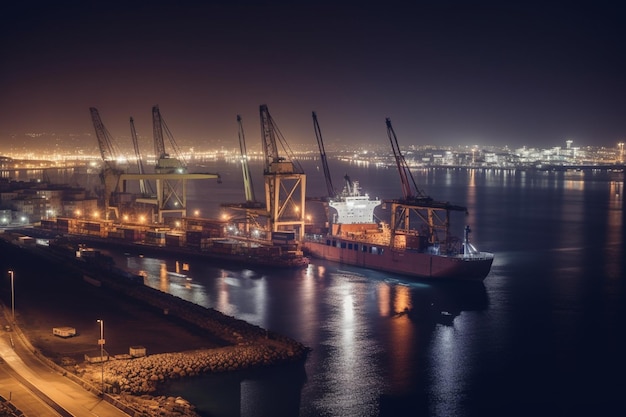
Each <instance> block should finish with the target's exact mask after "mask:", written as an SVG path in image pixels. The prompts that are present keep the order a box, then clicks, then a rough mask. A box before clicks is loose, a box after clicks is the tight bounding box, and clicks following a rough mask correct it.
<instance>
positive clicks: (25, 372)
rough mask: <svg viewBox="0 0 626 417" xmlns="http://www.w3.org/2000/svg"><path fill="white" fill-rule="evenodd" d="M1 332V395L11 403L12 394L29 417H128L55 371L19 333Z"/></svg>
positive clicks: (15, 402)
mask: <svg viewBox="0 0 626 417" xmlns="http://www.w3.org/2000/svg"><path fill="white" fill-rule="evenodd" d="M0 332H1V333H0V358H2V364H0V394H2V396H3V397H5V398H7V399H8V397H9V394H8V393H9V392H11V396H12V401H11V402H12V403H13V404H15V406H16V407H18V408H19V409H20V410H21V411H22V412H24V414H25V415H26V416H28V417H35V416H37V417H39V416H42V417H47V416H54V417H56V416H75V417H94V416H95V417H128V414H126V413H124V412H123V411H122V410H120V409H119V408H117V407H115V406H113V405H112V404H110V403H108V402H106V401H103V400H102V399H101V398H100V397H98V396H96V395H94V394H92V393H91V392H88V391H86V390H85V389H84V388H82V387H80V386H79V385H78V384H76V383H74V382H72V381H70V380H69V379H68V378H66V377H64V376H62V375H60V374H59V373H57V372H55V371H53V370H52V369H51V368H50V367H48V366H47V365H46V364H45V363H43V362H42V361H41V360H40V359H39V358H38V357H37V356H35V355H34V354H33V353H32V352H31V351H30V350H29V349H28V348H27V347H26V346H25V345H24V344H23V343H22V340H21V339H20V338H19V337H17V334H16V333H14V332H6V331H4V330H0ZM11 337H12V339H13V344H14V345H13V346H12V343H11ZM36 394H38V395H36ZM39 397H42V398H39ZM46 402H48V403H49V405H48V404H46Z"/></svg>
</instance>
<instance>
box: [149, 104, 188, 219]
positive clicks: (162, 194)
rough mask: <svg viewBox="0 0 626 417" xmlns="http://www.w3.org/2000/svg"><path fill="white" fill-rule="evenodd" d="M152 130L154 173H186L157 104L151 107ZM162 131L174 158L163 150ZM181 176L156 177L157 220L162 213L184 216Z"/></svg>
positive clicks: (182, 181) (184, 164)
mask: <svg viewBox="0 0 626 417" xmlns="http://www.w3.org/2000/svg"><path fill="white" fill-rule="evenodd" d="M152 130H153V135H154V152H155V157H156V158H157V163H156V166H155V168H154V172H155V173H156V174H186V173H187V166H186V163H185V161H184V160H183V158H182V155H181V152H180V150H179V149H178V146H177V145H176V141H175V140H174V137H173V135H172V133H171V132H170V130H169V129H168V127H167V124H166V123H165V120H163V117H162V116H161V111H160V110H159V106H158V105H155V106H153V107H152ZM163 132H165V133H166V135H167V137H168V139H169V141H170V144H171V145H172V148H173V150H174V154H175V155H176V158H171V157H170V154H169V153H167V152H166V150H165V141H164V138H163ZM183 183H184V180H183V177H180V179H178V178H176V179H174V178H171V179H157V181H156V188H157V191H156V192H157V199H158V200H159V203H158V204H159V222H161V221H163V214H165V213H171V214H180V215H182V216H185V213H186V212H187V207H186V205H187V201H186V198H184V195H185V194H186V190H184V184H183Z"/></svg>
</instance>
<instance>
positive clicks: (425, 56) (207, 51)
mask: <svg viewBox="0 0 626 417" xmlns="http://www.w3.org/2000/svg"><path fill="white" fill-rule="evenodd" d="M32 7H33V6H32V5H30V6H29V5H28V4H26V5H17V6H15V7H14V8H13V9H12V13H11V15H10V17H8V18H7V21H6V24H5V25H4V26H3V27H2V29H0V30H1V32H0V33H1V34H2V36H1V42H2V43H1V45H2V49H3V50H4V52H5V56H6V57H7V61H8V62H7V63H8V65H3V66H2V69H1V70H0V86H1V87H2V91H3V95H2V98H0V146H2V147H6V146H8V145H16V143H12V138H15V137H18V138H19V137H20V135H24V134H25V133H28V132H57V133H59V134H61V135H63V134H66V135H69V134H70V133H72V134H77V135H79V136H80V135H85V138H86V137H87V136H86V135H93V126H92V124H91V119H90V116H89V107H92V106H93V107H97V108H98V109H99V110H100V112H101V115H102V119H103V122H104V123H105V125H106V126H107V128H108V129H109V131H110V132H111V133H112V135H113V136H114V137H115V138H124V137H130V131H129V128H128V121H129V117H131V116H132V117H133V118H134V119H135V123H136V126H137V130H138V133H139V134H140V136H142V137H144V138H149V137H151V133H152V121H151V114H150V109H151V107H152V106H153V105H155V104H158V105H159V106H160V108H161V111H162V113H163V117H164V119H165V120H166V121H167V123H168V126H169V127H170V129H171V131H172V133H173V135H174V137H175V138H176V139H177V141H179V142H180V143H185V144H193V143H197V144H198V145H202V146H213V145H217V144H218V143H220V142H221V143H232V144H233V145H236V135H237V126H236V115H237V114H241V115H242V117H243V120H244V125H245V129H246V135H247V136H248V137H249V138H250V139H249V141H250V142H251V143H252V144H256V142H257V141H258V137H259V135H260V131H259V118H258V109H259V105H260V104H267V105H268V107H269V110H270V112H271V113H272V115H273V117H274V119H275V120H276V122H277V123H278V126H279V128H280V129H281V131H282V132H283V134H284V135H285V138H286V139H287V141H289V142H290V143H294V144H295V143H314V141H315V139H314V132H313V126H312V122H311V111H316V112H317V114H318V116H319V120H320V125H321V128H322V131H323V134H324V139H325V141H326V142H327V143H328V145H329V146H331V145H332V144H333V143H336V144H343V143H346V144H352V145H356V144H358V143H367V144H375V143H383V144H384V143H386V140H387V139H386V129H385V126H384V120H385V118H386V117H390V118H391V119H392V121H393V123H394V129H395V130H396V132H397V133H398V137H399V139H400V141H401V143H402V144H403V145H405V146H410V145H417V146H419V145H437V144H439V145H442V146H449V145H473V144H481V145H485V146H488V145H493V146H510V147H521V146H524V145H526V146H531V147H549V146H554V145H555V144H558V145H560V144H562V143H564V141H565V140H566V139H571V140H573V141H574V142H575V143H577V144H581V145H584V144H593V145H600V146H607V147H615V146H616V144H617V143H618V142H624V139H623V138H624V137H625V136H626V126H625V125H624V123H623V115H624V114H625V113H626V105H625V104H624V103H623V100H622V97H623V96H624V93H625V92H626V82H625V81H624V80H623V76H622V74H623V73H624V69H626V53H625V52H624V50H623V48H622V47H621V46H620V41H621V39H623V38H625V36H624V34H625V33H624V31H625V29H624V28H623V27H622V26H621V25H620V22H621V19H622V17H623V12H622V11H621V10H619V8H617V6H610V5H608V3H607V4H603V3H602V2H600V3H597V2H596V3H593V4H591V3H589V4H580V3H577V4H573V3H562V4H561V3H559V2H556V3H555V2H551V3H550V4H543V3H533V2H526V3H524V4H516V5H504V4H499V3H496V2H486V1H481V2H469V3H467V2H466V3H460V2H455V1H447V2H437V3H434V2H419V3H417V4H416V5H415V6H414V7H413V8H412V9H411V10H409V9H407V8H406V6H401V5H400V4H396V3H394V2H391V3H389V2H386V3H385V4H384V5H379V4H373V5H363V4H358V3H351V2H341V3H331V2H324V1H322V2H316V3H315V4H311V3H278V2H265V3H261V4H259V3H251V2H250V3H248V4H246V3H244V2H206V3H203V4H199V3H196V2H189V1H183V2H178V3H177V4H175V5H174V4H170V3H168V2H161V1H156V2H150V3H144V2H134V3H132V4H126V3H123V2H122V3H119V4H118V3H117V2H111V3H107V5H106V6H102V7H97V8H93V7H92V6H91V5H90V4H87V3H81V2H62V3H61V4H57V5H43V6H39V5H38V8H37V9H34V8H32ZM93 145H94V147H95V146H96V143H95V140H94V144H93ZM146 146H149V145H148V144H146ZM148 149H149V148H145V150H146V151H148Z"/></svg>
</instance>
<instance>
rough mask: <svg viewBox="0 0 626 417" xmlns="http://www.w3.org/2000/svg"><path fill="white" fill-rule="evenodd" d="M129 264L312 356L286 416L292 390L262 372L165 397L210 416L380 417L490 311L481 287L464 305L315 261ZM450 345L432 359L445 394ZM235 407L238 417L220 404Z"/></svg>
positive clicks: (152, 282) (154, 281)
mask: <svg viewBox="0 0 626 417" xmlns="http://www.w3.org/2000/svg"><path fill="white" fill-rule="evenodd" d="M119 259H121V258H119ZM119 259H118V264H119V262H120V261H119ZM178 261H179V262H182V261H183V260H178ZM123 262H124V265H125V266H126V268H128V269H130V270H132V271H134V272H139V271H143V272H144V273H145V275H146V278H145V283H146V285H149V286H151V287H153V288H157V289H161V290H164V289H167V291H168V292H170V293H171V294H173V295H176V296H178V297H181V298H183V299H186V300H189V301H191V302H194V303H198V304H200V305H204V306H206V307H211V308H215V309H217V310H219V311H221V312H223V313H225V314H227V315H232V316H235V317H237V318H241V319H244V320H246V321H248V322H250V323H252V324H256V325H259V326H261V327H264V328H269V329H272V330H275V331H278V332H280V333H283V334H286V335H288V336H290V337H293V338H294V339H296V340H299V341H301V342H303V343H304V344H306V345H308V346H311V347H313V351H312V352H311V353H310V355H309V357H308V359H307V361H306V363H305V365H304V372H305V375H306V376H305V377H304V380H301V379H300V378H301V377H294V376H293V375H292V374H290V373H289V372H287V378H292V379H293V380H292V387H291V391H289V390H288V391H287V392H290V395H291V398H283V401H282V403H281V405H280V406H279V405H278V404H276V403H274V402H273V401H271V400H270V398H271V397H268V395H269V394H270V393H271V392H270V393H268V390H269V391H272V389H274V390H276V389H280V390H282V391H283V392H284V391H285V387H282V388H279V387H280V386H281V383H279V382H278V381H276V380H274V379H272V377H271V376H270V375H269V374H267V375H266V374H263V372H261V373H260V374H258V375H260V376H258V375H257V376H256V377H255V376H251V375H240V376H237V377H232V376H231V377H229V378H231V379H232V378H235V380H231V379H229V380H231V383H230V384H226V385H221V386H220V388H219V389H218V390H215V389H212V390H209V389H208V387H210V386H213V384H214V383H217V382H215V381H214V379H213V378H215V377H214V376H210V377H202V378H199V379H190V380H185V381H175V382H172V383H171V384H169V385H168V388H167V390H168V394H171V395H174V394H176V395H181V396H183V397H185V398H187V399H189V400H191V401H192V402H193V403H195V404H198V405H199V407H200V409H201V410H206V412H207V415H219V416H228V415H238V416H248V415H249V416H255V415H259V414H258V413H256V411H258V410H266V412H267V413H269V414H271V415H301V416H317V415H322V416H337V415H341V416H344V415H345V416H375V415H378V414H379V413H380V402H381V397H380V396H381V393H384V392H388V391H390V392H393V393H395V394H397V395H410V394H411V392H412V390H414V389H415V383H416V379H418V378H420V375H424V372H425V369H426V368H429V367H430V365H428V364H427V363H426V362H424V361H425V359H424V357H425V356H426V355H427V352H428V351H429V350H430V348H429V347H428V345H429V343H430V341H431V339H432V342H433V343H435V346H436V350H437V351H438V352H439V350H440V347H439V346H438V345H439V344H440V343H441V340H445V339H442V337H444V336H445V334H447V332H448V331H449V329H451V328H452V327H451V326H452V324H453V321H454V320H455V318H456V317H458V315H459V314H460V312H461V311H463V310H464V309H469V310H482V309H484V308H486V306H487V300H486V293H485V288H484V286H483V285H482V284H479V285H478V287H475V289H474V290H472V291H470V293H466V294H464V295H463V296H462V297H459V293H458V291H457V289H456V288H455V287H450V288H448V287H447V286H445V285H444V286H433V285H431V284H424V283H418V282H413V281H410V280H406V279H403V278H402V277H398V276H393V275H388V274H385V273H380V272H375V271H369V270H362V269H358V268H350V267H339V266H338V265H336V264H332V263H325V262H323V261H317V260H314V261H313V262H312V264H311V265H309V267H307V268H305V269H303V270H296V271H252V270H248V269H236V268H229V269H225V268H217V267H214V266H212V265H211V264H210V263H203V262H199V261H189V262H186V263H187V265H188V270H186V271H185V273H184V276H181V275H179V274H178V273H172V272H173V271H176V264H177V262H176V260H170V259H155V258H150V257H134V256H128V257H125V258H124V260H123ZM187 278H189V279H187ZM476 288H477V289H476ZM472 300H473V301H472ZM441 332H443V333H441ZM452 343H453V342H452V341H450V340H448V343H447V344H446V345H442V346H441V350H442V351H441V353H437V354H436V355H435V357H434V360H435V361H437V362H441V364H440V365H438V367H439V366H441V367H440V369H439V370H438V371H437V373H436V374H435V375H433V376H432V378H433V380H434V382H433V383H434V386H435V387H437V388H436V389H437V390H441V392H445V391H446V390H447V389H449V388H450V387H449V386H444V385H445V384H446V382H445V381H446V379H447V377H449V374H446V373H445V372H448V373H451V372H459V371H458V370H455V368H456V367H457V365H458V363H457V362H458V358H457V356H458V355H457V356H454V355H452V356H450V352H451V349H452V347H453V346H452ZM444 348H445V349H444ZM416 353H419V354H417V355H416ZM455 361H456V362H455ZM446 369H448V371H445V370H446ZM444 371H445V372H444ZM280 372H283V371H279V373H280ZM284 372H286V371H284ZM442 372H444V373H443V374H442ZM283 376H284V375H283ZM268 378H270V379H271V381H268ZM207 381H208V382H207ZM211 381H213V382H211ZM268 384H269V385H270V386H268ZM438 384H439V385H438ZM442 384H444V385H442ZM272 386H273V387H274V388H272ZM298 386H299V388H298V389H296V390H295V391H294V387H298ZM229 387H230V388H229ZM224 390H226V391H227V392H224ZM280 395H281V396H283V394H280ZM283 397H284V396H283ZM234 398H236V399H237V401H238V405H237V406H235V407H234V408H233V406H232V405H229V404H223V402H224V401H228V402H232V401H233V399H234ZM302 398H305V399H306V400H305V401H302ZM443 404H444V403H442V404H440V405H437V403H436V402H435V403H434V404H432V406H433V407H443V406H444V405H443ZM255 410H256V411H255ZM294 410H299V411H297V412H295V414H294ZM283 413H284V414H283Z"/></svg>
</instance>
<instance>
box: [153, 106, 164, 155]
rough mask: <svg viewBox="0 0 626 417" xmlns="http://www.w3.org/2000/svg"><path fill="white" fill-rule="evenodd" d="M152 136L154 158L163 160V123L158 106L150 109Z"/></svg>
mask: <svg viewBox="0 0 626 417" xmlns="http://www.w3.org/2000/svg"><path fill="white" fill-rule="evenodd" d="M152 134H153V137H154V156H155V157H156V159H161V158H165V156H166V155H167V154H166V153H165V142H164V141H163V123H162V122H161V112H160V111H159V106H153V107H152Z"/></svg>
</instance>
